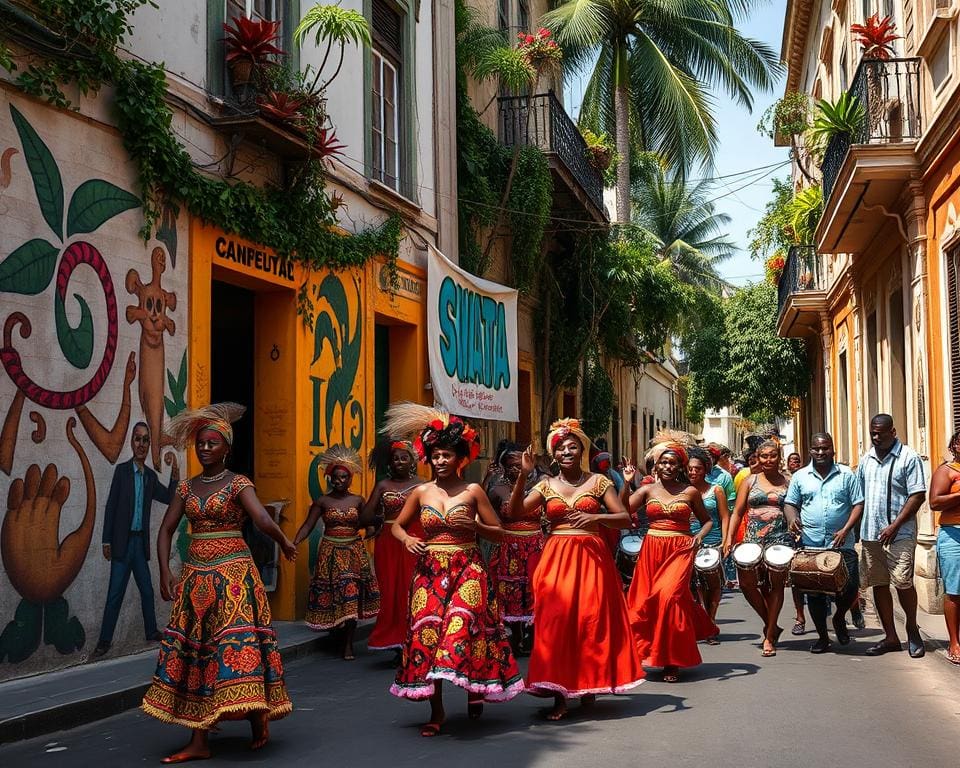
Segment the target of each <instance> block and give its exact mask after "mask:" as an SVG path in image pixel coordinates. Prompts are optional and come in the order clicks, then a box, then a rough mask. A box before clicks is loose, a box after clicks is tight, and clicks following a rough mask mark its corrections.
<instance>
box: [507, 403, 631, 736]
mask: <svg viewBox="0 0 960 768" xmlns="http://www.w3.org/2000/svg"><path fill="white" fill-rule="evenodd" d="M589 445H590V440H589V438H588V437H587V436H586V435H585V434H584V432H583V430H582V429H581V428H580V423H579V422H578V421H577V420H576V419H562V420H561V421H557V422H554V424H553V425H552V427H551V429H550V433H549V434H548V435H547V450H548V451H549V453H550V454H551V455H552V456H553V459H554V461H555V462H556V463H557V465H558V466H559V468H560V472H559V474H558V475H557V476H556V477H552V478H545V479H544V480H542V481H540V483H538V484H537V485H536V486H534V487H533V489H532V490H531V491H530V493H529V494H526V496H525V495H524V484H525V481H526V479H527V477H528V476H529V475H530V473H531V472H532V471H533V468H534V457H533V452H532V451H531V450H530V449H529V448H528V449H527V450H526V451H525V452H524V454H523V459H522V462H521V472H520V476H519V477H518V478H517V481H516V482H515V483H514V486H513V496H512V499H511V503H510V509H511V510H513V511H515V512H518V513H522V514H524V515H529V514H531V513H533V512H534V511H538V510H539V509H541V508H542V507H546V514H547V519H548V521H549V523H550V535H549V536H548V537H547V542H546V544H545V545H544V548H543V553H542V555H541V556H540V563H539V565H538V566H537V570H536V572H535V573H534V575H533V597H534V606H535V611H536V633H535V635H534V640H533V652H532V653H531V655H530V666H529V670H528V673H527V691H528V692H529V693H532V694H534V695H538V696H553V697H554V705H553V708H552V709H551V710H550V712H549V713H548V714H547V719H549V720H560V719H561V718H563V717H564V716H566V714H567V699H568V698H570V697H571V696H579V697H580V701H581V703H583V704H589V703H591V702H592V701H593V700H594V699H595V697H596V695H597V694H599V693H624V692H625V691H628V690H630V689H631V688H634V687H636V686H637V685H639V684H640V683H641V682H642V680H643V668H642V667H641V666H640V659H639V658H638V657H637V651H636V646H635V644H634V642H633V637H632V635H631V632H630V622H629V620H628V618H627V606H626V603H625V602H624V599H623V584H622V582H621V581H620V575H619V573H617V568H616V565H615V564H614V562H613V556H612V555H611V554H610V550H609V549H608V548H607V545H606V543H605V542H604V540H603V539H602V538H601V537H600V526H601V525H605V526H608V527H611V528H629V527H630V516H629V515H628V514H627V511H626V510H625V509H624V508H623V504H622V503H621V501H620V499H619V497H618V496H617V493H616V490H615V488H614V485H613V483H612V482H611V481H610V480H609V479H607V478H606V477H603V476H602V475H596V474H593V473H591V472H589V471H587V466H588V465H587V453H586V452H587V448H588V447H589ZM604 508H606V510H607V512H606V513H604V512H603V509H604Z"/></svg>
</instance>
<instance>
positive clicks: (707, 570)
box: [693, 547, 723, 589]
mask: <svg viewBox="0 0 960 768" xmlns="http://www.w3.org/2000/svg"><path fill="white" fill-rule="evenodd" d="M693 567H694V568H695V569H696V571H697V575H698V576H699V577H700V580H701V581H702V582H703V584H704V586H705V587H707V588H708V589H719V588H720V587H722V586H723V555H722V554H720V550H719V549H718V548H717V547H701V549H700V551H699V552H697V556H696V557H695V558H694V560H693Z"/></svg>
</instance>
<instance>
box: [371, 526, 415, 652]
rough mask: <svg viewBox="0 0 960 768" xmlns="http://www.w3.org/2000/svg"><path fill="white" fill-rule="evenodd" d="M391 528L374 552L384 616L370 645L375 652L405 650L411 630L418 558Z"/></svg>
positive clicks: (386, 527) (381, 537)
mask: <svg viewBox="0 0 960 768" xmlns="http://www.w3.org/2000/svg"><path fill="white" fill-rule="evenodd" d="M390 526H391V524H390V523H387V524H386V525H385V526H384V529H383V533H381V534H380V536H378V537H377V543H376V546H374V549H373V569H374V571H375V573H376V574H377V582H378V583H379V584H380V613H378V614H377V624H376V626H375V627H374V628H373V631H372V632H371V633H370V639H369V640H368V642H367V648H369V649H370V650H372V651H379V650H386V649H388V648H402V647H403V641H404V640H406V638H407V628H408V627H409V626H410V582H411V580H412V579H413V568H414V566H415V565H416V564H417V558H416V555H412V554H410V553H409V552H408V551H407V548H406V547H405V546H403V544H402V543H401V542H400V541H399V540H398V539H397V538H396V537H395V536H393V534H392V533H391V532H390Z"/></svg>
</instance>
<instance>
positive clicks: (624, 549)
mask: <svg viewBox="0 0 960 768" xmlns="http://www.w3.org/2000/svg"><path fill="white" fill-rule="evenodd" d="M642 544H643V536H640V535H638V534H636V533H628V534H627V535H626V536H621V537H620V543H619V544H618V545H617V570H618V571H620V577H621V578H622V579H623V583H624V584H629V583H630V582H631V580H632V579H633V571H634V568H636V566H637V558H638V557H640V546H641V545H642Z"/></svg>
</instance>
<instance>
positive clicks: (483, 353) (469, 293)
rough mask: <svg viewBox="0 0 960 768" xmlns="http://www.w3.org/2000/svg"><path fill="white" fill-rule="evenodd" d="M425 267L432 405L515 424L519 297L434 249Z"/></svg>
mask: <svg viewBox="0 0 960 768" xmlns="http://www.w3.org/2000/svg"><path fill="white" fill-rule="evenodd" d="M427 262H428V264H427V345H428V348H429V358H430V379H431V380H432V382H433V397H434V399H435V400H436V402H437V403H438V404H439V405H440V406H442V407H443V408H446V409H447V410H448V411H450V412H451V413H455V414H457V415H460V416H468V417H469V416H472V417H473V418H478V419H495V420H497V421H519V416H520V408H519V406H518V404H517V292H516V291H515V290H513V289H512V288H507V287H506V286H503V285H499V284H498V283H493V282H490V281H489V280H483V279H482V278H479V277H476V276H475V275H471V274H470V273H469V272H464V271H463V270H462V269H460V268H459V267H457V266H456V265H455V264H453V263H452V262H451V261H449V260H448V259H447V257H446V256H444V255H443V254H442V253H440V251H438V250H437V249H436V248H433V247H432V246H431V248H430V253H429V254H428V256H427Z"/></svg>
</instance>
